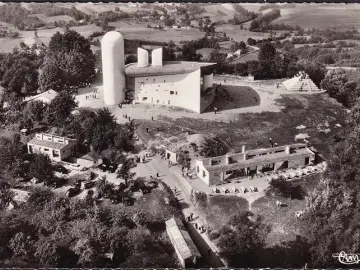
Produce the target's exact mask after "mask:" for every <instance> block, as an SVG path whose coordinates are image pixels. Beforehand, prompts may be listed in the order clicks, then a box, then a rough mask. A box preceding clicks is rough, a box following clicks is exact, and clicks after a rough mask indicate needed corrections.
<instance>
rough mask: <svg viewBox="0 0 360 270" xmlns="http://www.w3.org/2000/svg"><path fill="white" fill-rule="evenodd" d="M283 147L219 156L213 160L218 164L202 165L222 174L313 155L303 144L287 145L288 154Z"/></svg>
mask: <svg viewBox="0 0 360 270" xmlns="http://www.w3.org/2000/svg"><path fill="white" fill-rule="evenodd" d="M285 147H286V146H279V147H274V148H264V149H254V150H249V151H245V153H238V154H234V155H227V156H219V157H215V158H214V160H220V164H217V165H212V166H211V165H204V167H205V168H206V169H207V170H208V171H209V172H211V173H216V172H223V171H228V170H236V169H242V168H247V167H251V166H256V165H261V164H268V163H275V162H280V161H284V160H294V159H297V158H299V157H308V156H312V155H314V153H313V152H312V151H311V150H310V149H309V148H307V147H306V145H305V144H293V145H289V146H288V147H290V154H287V153H286V151H285ZM270 151H271V152H270ZM245 156H246V159H245ZM227 158H230V162H229V163H227V162H226V159H227ZM203 160H209V159H203Z"/></svg>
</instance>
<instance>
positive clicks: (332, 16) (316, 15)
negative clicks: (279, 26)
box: [274, 4, 360, 30]
mask: <svg viewBox="0 0 360 270" xmlns="http://www.w3.org/2000/svg"><path fill="white" fill-rule="evenodd" d="M359 9H360V5H358V4H349V5H345V4H324V5H322V4H296V7H295V8H284V9H281V17H280V18H279V19H277V20H275V21H274V23H285V24H289V25H299V26H301V27H303V28H307V29H308V28H309V29H311V28H313V27H316V28H318V29H327V28H328V29H332V28H336V29H338V30H346V29H351V28H352V27H354V28H355V29H358V28H360V16H359Z"/></svg>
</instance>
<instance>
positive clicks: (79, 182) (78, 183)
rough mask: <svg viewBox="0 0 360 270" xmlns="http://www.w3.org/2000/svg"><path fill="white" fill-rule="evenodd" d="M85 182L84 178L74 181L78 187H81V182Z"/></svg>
mask: <svg viewBox="0 0 360 270" xmlns="http://www.w3.org/2000/svg"><path fill="white" fill-rule="evenodd" d="M82 182H84V181H83V180H76V182H75V183H74V186H75V187H76V188H81V183H82Z"/></svg>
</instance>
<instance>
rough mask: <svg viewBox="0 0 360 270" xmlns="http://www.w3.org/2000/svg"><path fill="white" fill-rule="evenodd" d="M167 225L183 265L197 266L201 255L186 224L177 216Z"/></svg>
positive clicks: (167, 222)
mask: <svg viewBox="0 0 360 270" xmlns="http://www.w3.org/2000/svg"><path fill="white" fill-rule="evenodd" d="M165 225H166V232H167V234H168V236H169V238H170V241H171V243H172V244H173V246H174V249H175V252H176V255H177V256H178V258H179V261H180V263H181V265H182V267H184V268H185V267H196V264H197V260H198V259H199V258H200V257H201V255H200V252H199V250H198V249H197V247H196V246H195V244H194V242H193V241H192V239H191V237H190V235H189V233H188V232H187V231H186V230H185V228H184V226H183V225H182V224H181V223H180V222H179V221H178V220H176V219H175V218H172V219H169V220H168V221H166V222H165Z"/></svg>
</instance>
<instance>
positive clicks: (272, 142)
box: [269, 138, 278, 147]
mask: <svg viewBox="0 0 360 270" xmlns="http://www.w3.org/2000/svg"><path fill="white" fill-rule="evenodd" d="M269 142H270V144H271V147H274V146H275V147H277V146H278V144H277V143H276V142H274V141H273V140H272V138H270V139H269Z"/></svg>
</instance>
